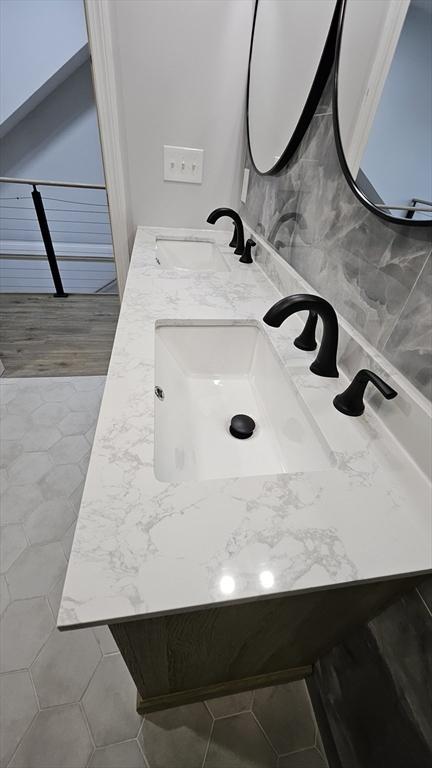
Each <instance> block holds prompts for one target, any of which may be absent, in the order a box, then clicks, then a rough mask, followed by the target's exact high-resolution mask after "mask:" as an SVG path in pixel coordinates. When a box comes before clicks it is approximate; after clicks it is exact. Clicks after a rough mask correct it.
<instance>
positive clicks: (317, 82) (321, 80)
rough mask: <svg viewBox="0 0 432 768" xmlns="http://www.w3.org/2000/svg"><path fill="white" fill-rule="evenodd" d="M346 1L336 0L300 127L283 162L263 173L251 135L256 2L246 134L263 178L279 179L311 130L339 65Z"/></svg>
mask: <svg viewBox="0 0 432 768" xmlns="http://www.w3.org/2000/svg"><path fill="white" fill-rule="evenodd" d="M342 2H343V0H336V4H335V10H334V14H333V18H332V21H331V24H330V29H329V32H328V35H327V39H326V42H325V45H324V49H323V52H322V54H321V59H320V62H319V64H318V68H317V71H316V74H315V77H314V80H313V83H312V87H311V89H310V91H309V96H308V97H307V99H306V102H305V105H304V107H303V111H302V113H301V115H300V117H299V120H298V123H297V125H296V127H295V129H294V132H293V134H292V136H291V138H290V140H289V142H288V144H287V146H286V147H285V149H284V151H283V152H282V154H281V156H280V158H279V160H278V161H277V162H276V163H275V164H274V166H273V167H272V168H270V169H269V170H268V171H260V170H259V168H257V167H256V165H255V161H254V158H253V153H252V148H251V141H250V132H249V90H250V74H251V61H252V51H253V42H254V33H255V25H256V19H257V11H258V5H259V0H255V8H254V16H253V23H252V34H251V44H250V49H249V64H248V76H247V91H246V132H247V142H248V149H249V155H250V159H251V162H252V165H253V167H254V170H255V172H256V173H257V174H258V175H259V176H275V175H276V174H278V173H280V171H282V169H283V168H285V166H286V165H287V164H288V162H289V161H290V159H291V157H292V156H293V154H294V152H295V151H296V149H297V148H298V146H299V144H300V142H301V140H302V139H303V136H304V135H305V133H306V130H307V129H308V127H309V124H310V122H311V120H312V118H313V116H314V114H315V112H316V108H317V106H318V103H319V100H320V98H321V96H322V93H323V91H324V88H325V85H326V83H327V80H328V78H329V76H330V73H331V70H332V66H333V63H334V61H335V55H336V40H337V33H338V28H339V20H340V6H341V4H342Z"/></svg>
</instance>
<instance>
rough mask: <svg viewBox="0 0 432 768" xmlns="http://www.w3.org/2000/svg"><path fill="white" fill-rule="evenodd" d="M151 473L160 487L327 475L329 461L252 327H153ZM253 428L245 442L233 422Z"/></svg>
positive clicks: (329, 454) (284, 375) (317, 433)
mask: <svg viewBox="0 0 432 768" xmlns="http://www.w3.org/2000/svg"><path fill="white" fill-rule="evenodd" d="M155 334H156V341H155V344H156V349H155V355H156V360H155V376H156V379H155V385H156V386H155V443H154V471H155V475H156V478H157V479H158V480H162V481H167V482H170V481H173V482H176V481H181V480H205V479H210V478H223V477H240V476H247V475H266V474H277V473H284V472H304V471H313V470H320V469H328V468H329V467H332V466H333V464H334V460H333V454H332V452H331V450H330V448H329V446H328V445H327V443H326V442H325V439H324V437H323V435H322V433H321V432H320V430H319V428H318V426H317V424H316V423H315V421H314V419H313V418H312V415H311V414H310V412H309V411H308V409H307V407H306V405H305V404H304V402H303V401H302V400H301V397H300V395H299V394H298V392H297V390H296V388H295V386H294V384H293V383H292V382H291V381H290V379H289V376H288V375H287V373H286V371H285V370H284V368H283V367H282V365H281V363H280V361H279V358H278V357H277V355H276V353H275V351H274V350H273V347H272V345H271V343H270V341H269V340H268V338H267V336H266V335H265V333H264V332H263V330H262V329H261V328H260V326H259V325H258V324H257V323H253V322H251V323H242V324H236V325H229V324H222V323H219V324H212V325H210V324H199V325H193V324H183V325H174V324H157V326H156V331H155ZM237 414H246V415H247V416H250V417H251V418H252V419H253V420H254V422H255V424H256V427H255V430H254V432H253V434H252V436H251V437H249V438H248V439H237V438H236V437H234V436H233V435H232V434H231V433H230V431H229V427H230V423H231V419H232V417H233V416H235V415H237Z"/></svg>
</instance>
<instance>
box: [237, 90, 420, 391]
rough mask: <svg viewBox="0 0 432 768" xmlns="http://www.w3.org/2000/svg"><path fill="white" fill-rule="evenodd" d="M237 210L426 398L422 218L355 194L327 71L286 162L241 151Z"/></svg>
mask: <svg viewBox="0 0 432 768" xmlns="http://www.w3.org/2000/svg"><path fill="white" fill-rule="evenodd" d="M246 165H247V167H249V168H250V178H249V189H248V195H247V200H246V204H245V205H243V206H242V208H241V215H242V216H243V218H244V219H245V221H246V222H247V223H248V224H249V226H250V227H251V228H252V229H254V230H255V231H256V232H258V233H259V234H261V235H262V237H264V238H265V239H266V240H267V241H268V242H269V243H270V244H271V245H272V246H273V247H274V248H275V249H276V250H277V251H278V252H279V254H280V255H281V256H282V258H283V259H285V260H286V261H287V262H288V263H289V264H291V265H292V267H294V269H295V270H296V271H297V272H298V273H299V274H300V275H301V276H302V277H304V278H305V280H307V281H308V282H309V283H310V284H311V285H312V286H313V287H314V288H316V290H317V291H319V292H320V293H321V294H323V295H324V296H325V297H326V298H327V299H329V301H331V302H332V303H333V305H334V306H335V308H336V309H337V311H338V312H339V313H340V314H341V315H342V316H343V317H344V318H345V319H346V320H347V321H348V322H349V323H350V324H351V325H352V326H353V327H354V328H356V330H358V331H359V332H360V333H361V334H363V336H364V337H365V338H366V339H367V340H368V341H369V342H370V343H371V344H372V345H373V346H374V347H375V348H376V349H378V351H379V352H381V353H382V354H383V355H384V357H386V358H387V359H388V360H389V362H391V363H392V364H393V365H394V366H395V367H396V368H397V369H398V370H399V371H400V372H401V373H403V374H404V375H405V376H406V377H407V379H409V381H411V383H412V384H414V385H415V386H416V387H417V388H418V389H419V390H420V391H421V392H422V393H423V394H424V395H425V396H426V397H428V398H429V399H432V352H431V347H432V306H431V293H432V290H431V289H432V227H430V228H429V227H427V228H426V227H425V228H415V227H404V226H400V225H398V224H394V223H391V222H385V221H384V220H382V219H380V218H378V217H377V216H375V215H374V214H372V213H370V212H369V211H368V210H367V209H366V208H365V207H364V206H363V205H362V204H361V203H360V202H359V201H358V200H357V198H356V197H355V195H354V194H353V193H352V191H351V189H350V188H349V186H348V183H347V181H346V179H345V177H344V175H343V173H342V169H341V167H340V164H339V160H338V157H337V152H336V145H335V139H334V133H333V122H332V113H331V78H330V81H329V83H328V85H327V87H326V90H325V92H324V94H323V97H322V99H321V103H320V105H319V106H318V108H317V111H316V114H315V116H314V118H313V120H312V122H311V125H310V127H309V129H308V131H307V133H306V135H305V137H304V139H303V141H302V143H301V145H300V147H299V149H298V150H297V152H296V154H295V155H294V157H293V158H292V160H291V162H290V163H289V165H288V167H287V168H285V169H284V171H282V172H281V173H280V174H279V175H277V176H260V175H259V174H257V173H256V172H255V170H254V169H253V167H252V163H251V162H250V158H249V156H247V161H246Z"/></svg>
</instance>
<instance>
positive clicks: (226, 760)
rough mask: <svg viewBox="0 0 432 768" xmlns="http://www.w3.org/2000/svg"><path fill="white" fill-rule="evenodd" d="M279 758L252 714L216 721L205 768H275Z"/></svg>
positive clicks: (242, 714)
mask: <svg viewBox="0 0 432 768" xmlns="http://www.w3.org/2000/svg"><path fill="white" fill-rule="evenodd" d="M277 759H278V758H277V754H276V752H275V751H274V750H273V749H272V747H271V745H270V744H269V742H268V740H267V739H266V737H265V736H264V734H263V732H262V730H261V728H260V726H259V725H258V723H257V721H256V720H255V718H254V716H253V715H252V713H251V712H243V713H241V714H239V715H234V716H232V717H224V718H222V719H221V720H216V721H215V724H214V728H213V732H212V735H211V739H210V745H209V749H208V753H207V757H206V759H205V762H204V768H220V767H221V766H227V767H228V766H229V768H276V764H277Z"/></svg>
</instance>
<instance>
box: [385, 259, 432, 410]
mask: <svg viewBox="0 0 432 768" xmlns="http://www.w3.org/2000/svg"><path fill="white" fill-rule="evenodd" d="M383 351H384V354H385V356H386V357H388V358H390V359H391V360H392V361H393V364H394V365H395V366H396V368H398V369H399V370H400V371H402V373H403V374H404V375H405V376H407V377H408V378H409V379H411V381H412V382H413V383H414V384H415V385H416V386H417V387H418V389H420V390H421V391H422V392H423V394H424V395H426V397H428V398H429V399H431V400H432V379H431V375H430V372H431V369H432V255H430V256H429V258H428V259H427V262H426V264H425V266H424V268H423V270H422V272H421V274H420V276H419V278H418V280H417V282H416V284H415V286H414V288H413V290H412V291H411V293H410V295H409V298H408V301H407V302H406V304H405V306H404V308H403V310H402V313H401V315H400V317H399V318H398V320H397V323H396V324H395V326H394V328H393V330H392V332H391V334H390V336H389V338H388V340H387V342H386V344H385V346H384V350H383Z"/></svg>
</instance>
